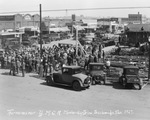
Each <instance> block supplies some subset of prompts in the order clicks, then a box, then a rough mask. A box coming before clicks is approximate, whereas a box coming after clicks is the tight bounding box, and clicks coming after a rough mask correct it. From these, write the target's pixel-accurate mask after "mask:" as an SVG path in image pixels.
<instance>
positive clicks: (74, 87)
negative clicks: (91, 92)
mask: <svg viewBox="0 0 150 120" xmlns="http://www.w3.org/2000/svg"><path fill="white" fill-rule="evenodd" d="M72 87H73V89H74V90H75V91H80V90H81V85H80V83H79V82H78V81H74V82H73V84H72Z"/></svg>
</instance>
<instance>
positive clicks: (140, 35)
mask: <svg viewBox="0 0 150 120" xmlns="http://www.w3.org/2000/svg"><path fill="white" fill-rule="evenodd" d="M126 33H127V38H128V43H129V44H130V43H131V44H137V43H144V42H148V37H149V35H150V24H129V25H128V26H127V29H126Z"/></svg>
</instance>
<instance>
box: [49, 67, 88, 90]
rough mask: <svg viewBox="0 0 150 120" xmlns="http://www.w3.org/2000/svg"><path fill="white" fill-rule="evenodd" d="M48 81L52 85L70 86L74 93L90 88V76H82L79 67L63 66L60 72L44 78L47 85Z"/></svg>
mask: <svg viewBox="0 0 150 120" xmlns="http://www.w3.org/2000/svg"><path fill="white" fill-rule="evenodd" d="M50 81H52V82H53V83H54V84H61V85H67V86H71V87H72V88H73V89H74V90H75V91H80V90H81V89H82V88H89V87H90V76H87V75H85V74H83V73H82V70H81V67H80V66H64V67H62V69H61V70H60V71H57V72H54V73H53V74H52V75H51V76H49V77H46V82H47V84H49V83H50Z"/></svg>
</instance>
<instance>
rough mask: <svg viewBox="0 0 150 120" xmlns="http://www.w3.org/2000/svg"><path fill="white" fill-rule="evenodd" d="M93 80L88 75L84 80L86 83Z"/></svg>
mask: <svg viewBox="0 0 150 120" xmlns="http://www.w3.org/2000/svg"><path fill="white" fill-rule="evenodd" d="M90 81H91V77H89V76H88V77H87V78H86V79H85V80H84V84H89V83H90Z"/></svg>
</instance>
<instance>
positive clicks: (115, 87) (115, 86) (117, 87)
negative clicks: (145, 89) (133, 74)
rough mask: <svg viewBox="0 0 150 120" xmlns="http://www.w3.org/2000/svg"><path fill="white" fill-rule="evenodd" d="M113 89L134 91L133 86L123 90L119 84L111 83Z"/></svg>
mask: <svg viewBox="0 0 150 120" xmlns="http://www.w3.org/2000/svg"><path fill="white" fill-rule="evenodd" d="M113 88H114V89H121V90H135V88H134V87H133V85H128V86H127V87H126V88H124V87H123V86H122V85H121V84H119V82H113Z"/></svg>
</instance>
